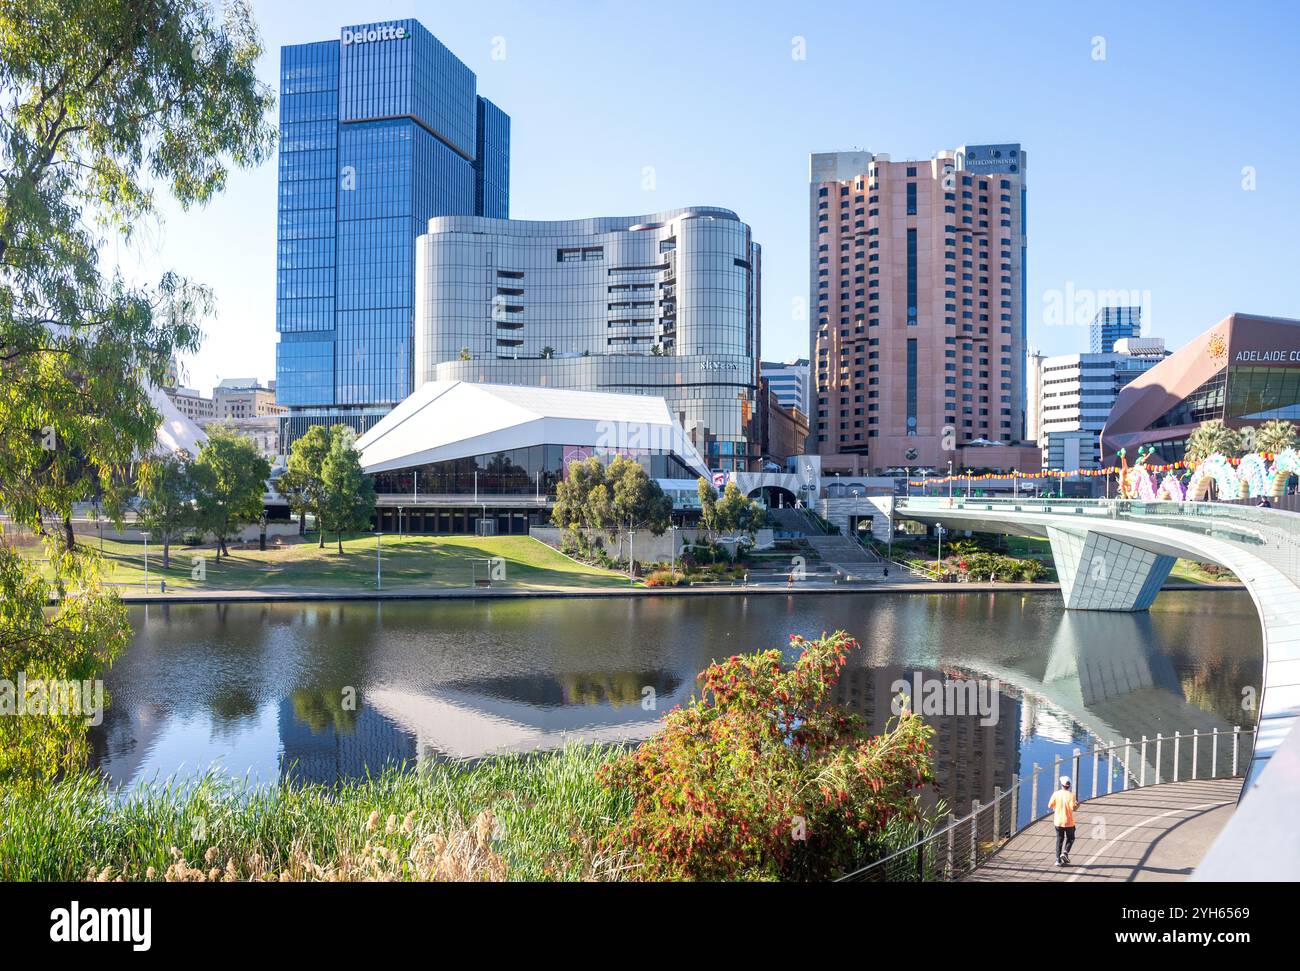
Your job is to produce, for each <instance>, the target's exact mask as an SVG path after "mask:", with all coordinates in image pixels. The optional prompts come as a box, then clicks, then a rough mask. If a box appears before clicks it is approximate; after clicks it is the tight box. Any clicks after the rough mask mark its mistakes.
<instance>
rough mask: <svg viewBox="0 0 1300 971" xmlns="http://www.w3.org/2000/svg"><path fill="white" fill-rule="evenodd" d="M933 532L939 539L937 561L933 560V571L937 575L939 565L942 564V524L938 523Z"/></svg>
mask: <svg viewBox="0 0 1300 971" xmlns="http://www.w3.org/2000/svg"><path fill="white" fill-rule="evenodd" d="M934 532H935V534H936V535H937V536H938V537H939V552H938V555H937V559H935V561H934V571H935V572H936V573H938V572H939V564H941V563H942V562H943V533H944V529H943V523H940V524H939V525H938V526H936V527H935V528H934Z"/></svg>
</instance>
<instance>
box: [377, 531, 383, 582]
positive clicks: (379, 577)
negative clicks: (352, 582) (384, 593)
mask: <svg viewBox="0 0 1300 971" xmlns="http://www.w3.org/2000/svg"><path fill="white" fill-rule="evenodd" d="M383 537H384V534H383V533H381V532H379V531H378V530H375V589H376V590H382V589H384V558H383V555H382V554H383V545H384V544H383Z"/></svg>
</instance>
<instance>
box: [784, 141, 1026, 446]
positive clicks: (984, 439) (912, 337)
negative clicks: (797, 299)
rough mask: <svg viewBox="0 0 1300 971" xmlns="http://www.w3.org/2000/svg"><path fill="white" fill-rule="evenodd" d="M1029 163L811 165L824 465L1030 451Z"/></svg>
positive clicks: (813, 295) (814, 421)
mask: <svg viewBox="0 0 1300 971" xmlns="http://www.w3.org/2000/svg"><path fill="white" fill-rule="evenodd" d="M1025 164H1026V157H1025V153H1024V152H1023V151H1022V150H1021V149H1020V146H1019V145H1016V144H1002V145H967V146H964V147H963V148H959V149H957V150H955V151H942V152H939V153H938V154H936V155H935V156H934V157H933V158H931V159H929V160H925V161H921V160H909V161H899V162H895V161H892V160H891V159H890V157H889V156H888V155H883V154H879V153H871V152H832V153H827V154H816V155H813V156H812V161H811V176H810V199H809V235H810V241H811V245H810V254H809V284H810V293H809V299H810V302H811V306H812V307H813V310H814V312H813V313H812V314H811V335H810V343H811V346H812V349H813V355H812V368H813V375H812V383H813V386H814V389H815V399H816V400H815V402H813V403H811V404H810V409H811V411H812V413H811V414H810V416H809V422H810V424H811V426H812V435H811V439H810V448H811V447H815V448H816V449H817V451H818V452H819V453H821V454H822V455H823V456H824V457H826V460H827V462H828V467H831V466H835V467H839V466H848V465H852V466H854V467H855V468H860V469H870V470H873V471H883V470H887V469H894V468H904V469H906V468H912V469H916V468H918V467H927V466H928V467H932V468H939V467H946V466H947V463H948V462H949V461H952V462H953V463H954V464H955V465H960V466H967V467H976V468H986V467H996V466H1001V465H1003V464H1006V463H1009V464H1008V467H1014V466H1015V465H1018V464H1020V462H1021V458H1022V456H1023V455H1025V454H1028V453H1027V452H1026V451H1025V449H1023V448H1022V447H1020V446H1021V443H1022V442H1023V439H1024V435H1025V411H1026V406H1025V383H1026V382H1025V348H1026V343H1025V292H1024V287H1025V275H1024V267H1025V239H1026V237H1025ZM990 445H991V446H993V447H994V448H996V449H997V450H998V451H996V452H994V451H990V450H988V446H990ZM972 449H978V450H979V451H972V454H970V455H966V454H965V453H966V452H967V451H971V450H972ZM844 456H852V461H851V462H847V461H845V460H844V458H843V457H844Z"/></svg>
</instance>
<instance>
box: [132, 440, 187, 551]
mask: <svg viewBox="0 0 1300 971" xmlns="http://www.w3.org/2000/svg"><path fill="white" fill-rule="evenodd" d="M190 467H191V462H190V460H189V458H188V457H187V456H185V455H184V454H179V455H165V456H162V457H160V458H154V459H150V460H149V461H147V462H144V463H142V464H141V467H140V471H139V478H138V486H139V490H140V512H139V525H140V526H141V527H142V528H144V529H146V530H148V531H149V533H150V536H151V538H152V539H153V540H154V541H155V542H158V543H161V544H162V548H163V569H167V568H168V567H170V566H171V544H172V543H173V542H174V541H175V540H176V539H178V538H179V537H181V536H183V535H184V534H185V532H186V531H187V530H189V529H191V528H192V527H194V526H196V525H197V524H198V521H199V516H198V508H197V505H196V503H195V498H194V495H195V482H194V477H193V475H192V474H191V468H190Z"/></svg>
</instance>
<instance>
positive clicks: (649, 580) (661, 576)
mask: <svg viewBox="0 0 1300 971" xmlns="http://www.w3.org/2000/svg"><path fill="white" fill-rule="evenodd" d="M689 582H690V581H689V580H687V578H686V574H685V573H683V572H682V571H680V570H677V571H673V570H655V571H654V572H652V573H650V574H649V575H648V576H647V577H646V578H645V585H646V586H647V587H682V586H685V585H686V584H687V583H689Z"/></svg>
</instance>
